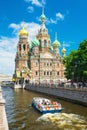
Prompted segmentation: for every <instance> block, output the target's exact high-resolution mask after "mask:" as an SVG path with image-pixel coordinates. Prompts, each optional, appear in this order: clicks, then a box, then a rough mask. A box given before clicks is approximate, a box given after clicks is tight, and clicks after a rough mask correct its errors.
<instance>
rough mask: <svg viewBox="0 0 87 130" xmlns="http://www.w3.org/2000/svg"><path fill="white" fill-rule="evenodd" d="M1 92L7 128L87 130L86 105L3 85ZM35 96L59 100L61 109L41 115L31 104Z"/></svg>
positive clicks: (25, 129)
mask: <svg viewBox="0 0 87 130" xmlns="http://www.w3.org/2000/svg"><path fill="white" fill-rule="evenodd" d="M2 92H3V97H4V98H5V100H6V113H7V119H8V125H9V130H87V107H84V106H81V105H76V104H73V103H70V102H66V101H63V100H59V99H58V98H54V97H50V96H47V95H43V94H40V93H35V92H31V91H27V90H22V89H16V90H14V89H12V88H10V87H7V88H6V87H3V88H2ZM37 96H41V97H46V98H49V99H52V100H56V101H58V102H60V103H61V104H62V107H63V111H62V112H61V113H59V114H57V113H56V114H45V115H41V114H40V113H39V112H37V111H36V110H35V109H34V108H32V106H31V102H32V99H33V97H37Z"/></svg>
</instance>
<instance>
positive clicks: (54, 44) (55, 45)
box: [52, 40, 60, 48]
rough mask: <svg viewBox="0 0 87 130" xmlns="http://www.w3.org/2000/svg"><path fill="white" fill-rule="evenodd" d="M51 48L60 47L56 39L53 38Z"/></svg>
mask: <svg viewBox="0 0 87 130" xmlns="http://www.w3.org/2000/svg"><path fill="white" fill-rule="evenodd" d="M52 46H53V48H59V47H60V42H59V41H58V40H55V41H54V42H53V44H52Z"/></svg>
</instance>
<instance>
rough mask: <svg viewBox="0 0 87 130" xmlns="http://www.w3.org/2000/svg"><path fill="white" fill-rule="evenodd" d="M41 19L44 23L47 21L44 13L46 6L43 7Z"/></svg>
mask: <svg viewBox="0 0 87 130" xmlns="http://www.w3.org/2000/svg"><path fill="white" fill-rule="evenodd" d="M40 19H41V21H42V23H43V22H45V20H46V16H45V15H44V8H43V9H42V15H41V16H40Z"/></svg>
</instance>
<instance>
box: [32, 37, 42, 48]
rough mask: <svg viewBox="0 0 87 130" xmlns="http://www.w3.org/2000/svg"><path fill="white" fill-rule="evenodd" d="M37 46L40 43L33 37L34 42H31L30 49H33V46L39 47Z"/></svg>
mask: <svg viewBox="0 0 87 130" xmlns="http://www.w3.org/2000/svg"><path fill="white" fill-rule="evenodd" d="M39 45H40V43H39V41H38V40H37V38H36V37H35V38H34V40H33V41H32V42H31V48H32V47H34V46H39Z"/></svg>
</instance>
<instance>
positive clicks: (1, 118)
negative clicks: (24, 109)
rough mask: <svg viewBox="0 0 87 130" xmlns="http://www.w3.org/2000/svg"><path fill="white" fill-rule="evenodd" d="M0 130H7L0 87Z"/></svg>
mask: <svg viewBox="0 0 87 130" xmlns="http://www.w3.org/2000/svg"><path fill="white" fill-rule="evenodd" d="M0 130H9V128H8V122H7V117H6V111H5V100H4V99H3V96H2V90H1V86H0Z"/></svg>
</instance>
